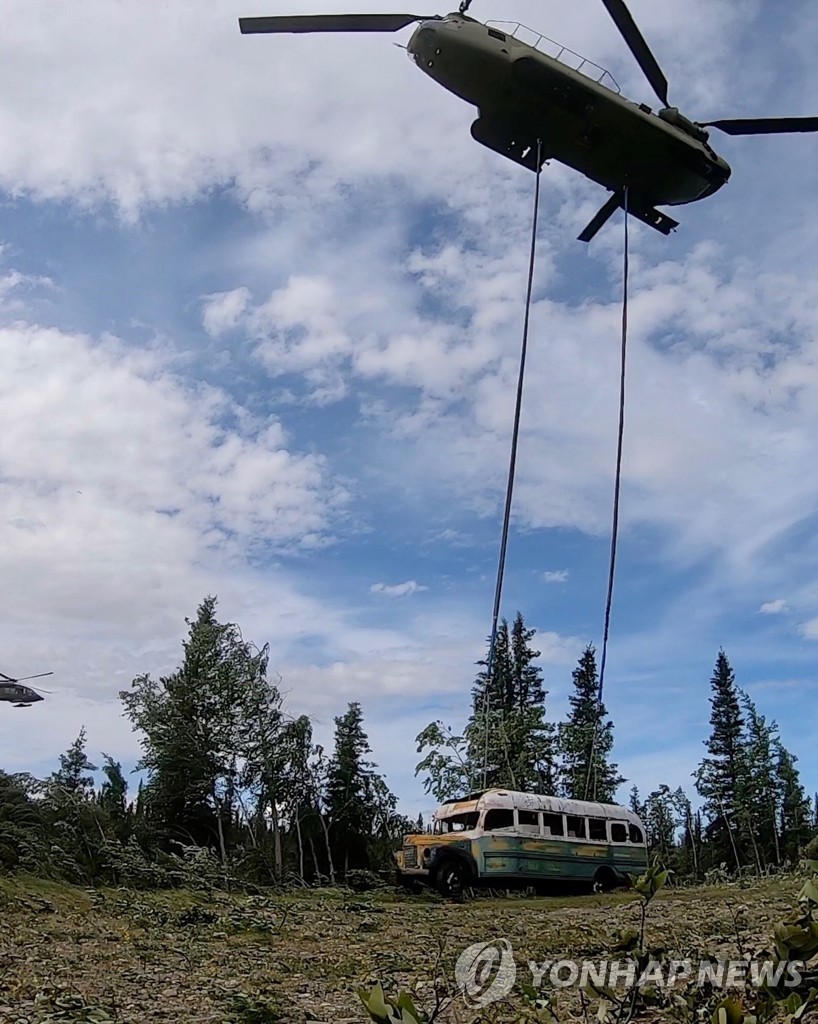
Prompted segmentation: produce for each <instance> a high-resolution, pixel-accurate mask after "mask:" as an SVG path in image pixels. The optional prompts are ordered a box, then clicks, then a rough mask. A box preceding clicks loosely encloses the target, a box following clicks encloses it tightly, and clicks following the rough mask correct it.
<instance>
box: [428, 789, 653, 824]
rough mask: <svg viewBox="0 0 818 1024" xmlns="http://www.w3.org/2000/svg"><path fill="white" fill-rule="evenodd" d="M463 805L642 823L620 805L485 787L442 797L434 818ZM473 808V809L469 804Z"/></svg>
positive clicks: (447, 813) (462, 809)
mask: <svg viewBox="0 0 818 1024" xmlns="http://www.w3.org/2000/svg"><path fill="white" fill-rule="evenodd" d="M467 804H472V805H475V804H476V805H477V807H478V808H480V809H482V808H484V807H517V808H519V809H520V810H529V811H550V812H551V813H552V814H575V815H577V816H581V817H584V816H586V815H590V816H591V817H595V818H617V819H619V820H620V821H632V822H634V823H636V824H639V825H641V824H642V822H641V821H640V819H639V816H638V815H637V814H634V812H633V811H632V810H631V809H630V808H629V807H623V806H622V805H621V804H603V803H598V802H596V801H592V800H568V799H565V798H563V797H559V796H549V795H548V794H545V793H522V792H518V791H516V790H512V789H485V790H480V791H479V792H477V793H469V794H468V795H467V796H462V797H458V798H457V799H454V800H445V801H444V802H443V803H442V804H441V805H440V807H439V808H438V810H437V812H436V814H435V817H436V818H437V817H441V818H445V817H448V816H449V815H450V814H451V813H453V812H454V813H458V812H460V811H467V810H468V809H469V808H468V807H467V806H465V805H467ZM473 809H476V808H474V807H473Z"/></svg>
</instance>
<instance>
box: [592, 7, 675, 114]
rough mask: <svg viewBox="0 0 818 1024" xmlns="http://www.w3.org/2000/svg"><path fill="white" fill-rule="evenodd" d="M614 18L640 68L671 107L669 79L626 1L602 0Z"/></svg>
mask: <svg viewBox="0 0 818 1024" xmlns="http://www.w3.org/2000/svg"><path fill="white" fill-rule="evenodd" d="M602 3H603V4H604V5H605V7H606V8H607V10H608V14H610V16H611V17H612V18H613V20H614V24H615V25H616V27H617V28H618V29H619V31H620V32H621V34H622V37H623V38H624V40H625V42H626V43H627V44H628V46H629V47H630V49H631V53H632V54H633V55H634V57H636V60H637V62H638V64H639V67H640V68H641V69H642V70H643V71H644V73H645V78H647V80H648V81H649V82H650V84H651V85H652V86H653V91H654V92H655V93H656V95H657V96H658V97H659V99H660V100H661V101H662V103H664V105H665V106H666V107H669V106H670V103H669V102H668V98H667V79H666V78H665V76H664V74H663V72H662V69H661V68H660V67H659V63H658V61H657V60H656V58H655V57H654V56H653V54H652V53H651V49H650V47H649V46H648V44H647V43H646V42H645V37H644V36H643V35H642V33H641V32H640V31H639V29H638V28H637V25H636V22H635V21H634V20H633V15H632V14H631V12H630V11H629V10H628V8H627V7H626V6H625V0H602Z"/></svg>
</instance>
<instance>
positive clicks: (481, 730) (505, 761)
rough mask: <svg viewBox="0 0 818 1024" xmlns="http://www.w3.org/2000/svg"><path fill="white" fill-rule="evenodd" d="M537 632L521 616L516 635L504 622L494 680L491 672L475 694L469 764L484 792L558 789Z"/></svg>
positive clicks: (516, 622) (481, 676)
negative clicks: (538, 661) (536, 646)
mask: <svg viewBox="0 0 818 1024" xmlns="http://www.w3.org/2000/svg"><path fill="white" fill-rule="evenodd" d="M535 635H536V630H534V629H531V628H530V627H527V626H526V625H525V621H524V619H523V616H522V613H521V612H519V611H518V612H517V615H516V617H515V619H514V623H513V625H512V628H511V630H509V627H508V622H507V621H506V620H505V619H503V620H502V622H501V623H500V625H499V627H498V630H497V639H496V642H495V649H494V657H493V661H492V671H491V678H490V679H489V678H488V668H487V660H488V659H487V660H486V661H485V662H481V664H482V665H484V666H486V667H485V668H484V670H483V671H482V672H480V674H479V675H478V677H477V680H476V682H475V686H474V689H473V690H472V714H471V718H470V719H469V723H468V725H467V727H466V731H465V737H466V741H467V745H468V758H467V760H468V763H469V766H470V767H471V774H472V776H473V778H474V780H475V785H476V786H477V787H478V788H483V784H484V782H485V787H486V788H491V787H495V786H505V787H509V788H511V789H518V790H525V791H530V792H540V793H553V792H554V790H555V786H556V772H555V764H554V726H553V725H552V724H551V723H550V722H548V721H546V717H545V699H546V696H547V692H546V690H545V688H544V686H543V681H542V669H541V668H540V667H539V666H538V665H536V664H535V662H536V659H537V658H539V657H540V652H539V651H538V650H535V649H534V647H533V646H532V640H533V639H534V636H535Z"/></svg>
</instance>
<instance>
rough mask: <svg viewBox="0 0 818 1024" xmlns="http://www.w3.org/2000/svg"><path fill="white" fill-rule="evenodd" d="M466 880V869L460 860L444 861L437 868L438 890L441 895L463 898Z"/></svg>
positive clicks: (453, 898)
mask: <svg viewBox="0 0 818 1024" xmlns="http://www.w3.org/2000/svg"><path fill="white" fill-rule="evenodd" d="M466 882H467V873H466V869H465V867H464V865H463V864H461V863H460V861H457V860H447V861H444V862H443V863H442V864H441V865H440V867H439V868H438V870H437V877H436V883H437V884H436V888H437V891H438V892H439V893H440V895H441V896H446V897H447V898H448V899H450V900H459V899H462V897H463V890H464V889H465V887H466Z"/></svg>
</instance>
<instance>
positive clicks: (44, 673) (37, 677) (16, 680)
mask: <svg viewBox="0 0 818 1024" xmlns="http://www.w3.org/2000/svg"><path fill="white" fill-rule="evenodd" d="M53 675H54V673H53V672H38V673H37V675H36V676H21V677H20V678H19V679H15V680H14V682H15V683H22V682H23V680H24V679H43V678H44V677H45V676H53ZM32 689H33V687H32Z"/></svg>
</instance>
